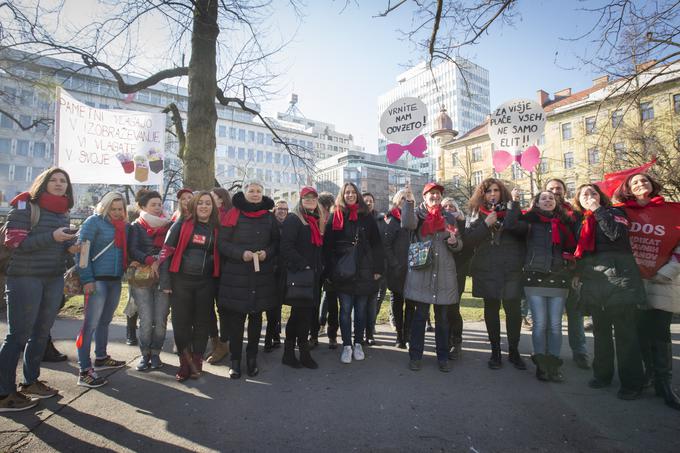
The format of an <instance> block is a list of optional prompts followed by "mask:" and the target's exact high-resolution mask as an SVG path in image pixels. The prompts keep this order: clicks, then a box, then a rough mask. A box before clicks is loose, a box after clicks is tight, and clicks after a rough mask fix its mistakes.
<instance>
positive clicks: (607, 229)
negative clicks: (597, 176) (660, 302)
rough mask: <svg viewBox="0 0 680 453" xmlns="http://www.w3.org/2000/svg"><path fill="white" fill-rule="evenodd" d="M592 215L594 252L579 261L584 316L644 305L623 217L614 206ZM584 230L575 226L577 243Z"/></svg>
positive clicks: (624, 217) (580, 224) (587, 253)
mask: <svg viewBox="0 0 680 453" xmlns="http://www.w3.org/2000/svg"><path fill="white" fill-rule="evenodd" d="M594 216H595V221H596V222H595V250H594V252H585V253H584V255H583V257H582V258H581V259H580V260H579V262H578V266H577V274H578V276H579V278H580V281H581V283H582V287H581V291H580V299H581V305H582V306H583V308H584V311H585V312H586V313H592V311H593V310H603V309H605V308H610V307H615V306H623V305H644V304H645V292H644V287H643V283H642V277H641V276H640V271H639V269H638V266H637V263H636V262H635V258H634V257H633V252H632V250H631V248H630V242H629V240H628V225H629V222H628V219H627V218H626V214H625V213H624V212H623V211H622V210H620V209H618V208H614V207H604V206H603V207H600V208H599V209H597V210H596V211H595V212H594ZM582 227H583V224H582V223H581V221H580V219H579V221H578V224H577V236H576V237H577V240H578V237H579V234H580V231H581V229H582Z"/></svg>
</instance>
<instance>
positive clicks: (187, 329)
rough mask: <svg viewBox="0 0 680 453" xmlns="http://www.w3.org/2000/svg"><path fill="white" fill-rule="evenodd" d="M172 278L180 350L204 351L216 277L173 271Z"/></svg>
mask: <svg viewBox="0 0 680 453" xmlns="http://www.w3.org/2000/svg"><path fill="white" fill-rule="evenodd" d="M171 278H172V280H171V284H172V294H170V307H171V308H172V317H171V320H172V331H173V334H174V336H175V345H177V351H178V352H180V353H182V352H184V351H189V352H195V353H200V354H203V353H204V352H205V346H206V342H207V341H208V333H209V330H210V313H211V312H212V311H213V307H212V306H213V303H214V300H215V284H214V281H213V278H212V277H197V276H194V275H184V274H180V273H176V274H172V275H171Z"/></svg>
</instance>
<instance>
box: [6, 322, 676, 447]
mask: <svg viewBox="0 0 680 453" xmlns="http://www.w3.org/2000/svg"><path fill="white" fill-rule="evenodd" d="M79 328H80V321H78V320H72V319H58V320H57V322H56V324H55V327H54V329H53V334H54V337H55V339H56V341H55V343H56V345H57V347H58V349H59V350H60V351H62V352H64V353H67V354H68V355H69V361H68V362H63V363H58V364H45V366H44V368H43V373H42V375H41V379H45V380H47V381H48V382H49V383H50V385H53V386H55V387H57V388H58V389H60V395H59V396H58V397H55V398H52V399H49V400H44V401H41V404H40V406H39V407H38V410H36V411H33V412H31V411H27V412H23V413H17V414H13V415H10V416H7V415H5V416H0V432H2V436H0V451H23V452H33V451H40V452H45V451H94V450H97V451H145V452H155V451H158V452H163V453H168V452H175V451H180V452H184V451H186V452H189V451H296V452H299V451H324V450H325V451H350V450H356V451H470V452H475V451H477V452H491V451H538V452H541V451H546V452H555V451H597V452H600V451H630V452H633V451H654V452H664V451H668V452H671V451H677V449H678V435H679V433H680V412H677V411H673V410H671V409H669V408H667V407H666V406H665V405H664V404H663V401H662V400H661V399H660V398H656V397H653V396H652V394H653V392H652V391H651V390H647V391H646V392H645V396H644V398H642V399H641V400H638V401H632V402H624V401H620V400H618V399H617V398H616V390H617V386H616V382H615V383H614V384H613V386H612V387H611V388H608V389H605V390H593V389H590V388H588V387H587V385H586V383H587V381H588V380H589V379H590V377H591V373H590V372H589V371H582V370H579V369H578V368H576V366H575V365H574V364H573V362H572V361H571V360H569V359H570V357H571V354H570V352H569V349H568V348H569V347H568V344H567V341H566V329H565V336H564V345H563V346H564V347H563V357H565V366H564V374H565V377H566V382H565V383H563V384H553V383H542V382H538V381H537V380H536V379H535V377H534V375H533V374H534V371H533V365H531V364H530V363H529V362H530V361H529V357H528V355H529V354H528V353H529V351H530V350H531V343H530V333H529V332H526V331H523V332H522V344H521V350H522V351H523V352H524V353H525V359H526V360H527V363H528V364H529V370H527V371H518V370H515V369H514V368H513V367H512V366H511V365H510V364H509V363H508V362H507V360H505V358H506V356H505V355H504V366H503V369H501V370H498V371H492V370H489V369H488V368H487V366H486V361H487V359H488V355H489V353H488V349H489V348H488V343H487V341H486V330H485V328H484V324H483V323H466V324H465V335H464V343H463V347H464V354H463V358H462V360H461V361H460V362H457V363H456V362H454V363H453V364H452V372H451V373H448V374H446V373H441V372H439V371H438V370H437V367H436V360H435V358H434V351H433V348H434V336H433V334H427V337H426V357H425V358H424V360H423V369H422V371H420V372H417V373H416V372H412V371H409V370H408V369H407V364H408V354H407V353H406V352H405V351H403V350H399V349H396V348H394V347H392V346H391V345H392V344H393V343H394V333H393V332H392V331H391V330H389V326H380V329H379V331H378V335H377V340H378V341H379V343H380V346H377V347H371V348H366V349H365V350H366V360H365V361H364V362H353V363H352V364H350V365H343V364H341V363H340V361H339V355H340V349H336V350H334V351H332V350H329V349H328V348H327V345H326V338H325V337H322V338H321V341H322V343H321V344H320V345H319V347H318V348H316V349H315V350H314V351H313V355H314V358H315V359H316V360H317V361H318V362H319V365H320V368H319V369H318V370H307V369H301V370H295V369H291V368H288V367H285V366H283V365H281V362H280V361H281V353H282V351H281V349H278V350H275V351H274V352H272V353H271V354H265V353H263V352H260V354H259V357H258V359H259V360H258V362H259V365H260V369H261V371H260V375H259V376H257V377H256V378H254V379H250V378H248V379H246V376H245V374H244V377H243V378H242V379H241V380H238V381H231V380H229V379H227V378H226V376H227V372H228V367H227V363H228V362H227V361H226V360H225V361H224V362H223V363H222V364H219V365H218V366H212V365H208V364H206V365H205V370H204V371H205V373H204V376H203V377H201V378H200V379H198V380H190V381H187V382H186V383H177V382H176V381H175V378H174V374H175V371H176V366H177V364H178V361H177V357H176V356H174V355H173V354H172V353H171V351H172V331H171V330H170V329H169V330H168V336H167V341H166V345H165V348H164V349H165V351H168V352H164V353H163V354H162V359H163V361H164V362H166V366H165V367H164V368H162V369H161V370H159V371H153V372H148V373H139V372H137V371H135V370H134V365H135V363H136V359H137V358H138V357H139V350H138V349H137V348H136V347H130V346H126V345H125V343H124V337H125V326H124V325H122V324H115V325H112V326H111V329H110V333H111V345H110V350H109V353H110V354H111V355H112V356H113V357H115V358H116V359H121V360H126V361H127V363H128V367H127V368H124V369H119V370H108V371H105V372H103V373H102V375H104V376H106V377H107V378H108V379H109V384H108V385H107V386H105V387H102V388H100V389H86V388H83V387H78V386H76V371H77V365H76V363H75V361H74V359H75V345H74V340H73V339H74V338H75V336H76V333H77V332H78V330H79ZM6 329H7V326H6V323H5V322H2V323H0V336H1V337H3V338H4V335H5V333H6ZM673 337H674V341H675V343H676V344H675V353H676V363H675V365H676V366H675V368H676V370H679V371H678V372H677V374H676V376H677V375H680V361H679V360H678V357H677V356H678V355H679V354H680V326H679V325H673ZM588 340H589V341H590V342H592V337H591V336H590V335H589V338H588ZM504 349H505V347H504ZM590 349H591V350H592V344H590ZM19 371H20V370H19ZM675 382H676V384H678V383H680V379H679V378H678V377H676V378H675Z"/></svg>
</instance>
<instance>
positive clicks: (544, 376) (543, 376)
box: [531, 354, 550, 382]
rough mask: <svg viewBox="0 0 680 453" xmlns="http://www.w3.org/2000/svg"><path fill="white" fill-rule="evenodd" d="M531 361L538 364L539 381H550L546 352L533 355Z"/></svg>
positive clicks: (537, 377)
mask: <svg viewBox="0 0 680 453" xmlns="http://www.w3.org/2000/svg"><path fill="white" fill-rule="evenodd" d="M531 361H532V362H534V364H535V365H536V379H538V380H539V381H545V382H547V381H549V380H550V378H549V377H548V366H547V363H546V355H545V354H534V355H532V356H531Z"/></svg>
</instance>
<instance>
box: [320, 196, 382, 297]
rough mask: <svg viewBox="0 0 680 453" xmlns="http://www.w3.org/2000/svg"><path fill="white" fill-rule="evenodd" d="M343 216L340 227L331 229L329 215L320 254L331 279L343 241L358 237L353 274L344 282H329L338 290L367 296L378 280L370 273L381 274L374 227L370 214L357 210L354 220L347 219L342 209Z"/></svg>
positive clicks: (380, 261)
mask: <svg viewBox="0 0 680 453" xmlns="http://www.w3.org/2000/svg"><path fill="white" fill-rule="evenodd" d="M338 209H340V208H338ZM344 216H345V222H344V224H343V229H342V230H338V231H336V230H333V216H332V215H331V216H330V218H329V219H328V223H327V224H326V232H325V235H324V256H325V263H326V266H327V267H328V273H327V275H328V276H329V277H330V278H331V279H332V277H333V268H334V266H335V263H336V262H337V260H338V257H339V255H340V254H342V252H343V250H344V247H345V246H346V244H348V243H351V242H352V241H354V239H355V237H358V238H359V245H358V253H357V256H358V259H357V261H358V262H357V272H356V275H355V276H354V278H353V279H350V280H349V281H346V282H333V286H334V288H335V290H336V292H338V293H345V294H352V295H359V296H370V295H372V294H375V293H377V292H378V281H377V280H375V279H374V278H373V275H374V274H381V275H382V273H383V272H384V266H385V263H384V253H383V247H382V242H381V240H380V233H379V232H378V226H377V225H376V224H375V220H374V219H373V216H372V215H370V214H364V213H360V214H359V216H358V219H357V221H356V222H350V221H349V212H348V211H345V212H344ZM357 233H358V235H357Z"/></svg>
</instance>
